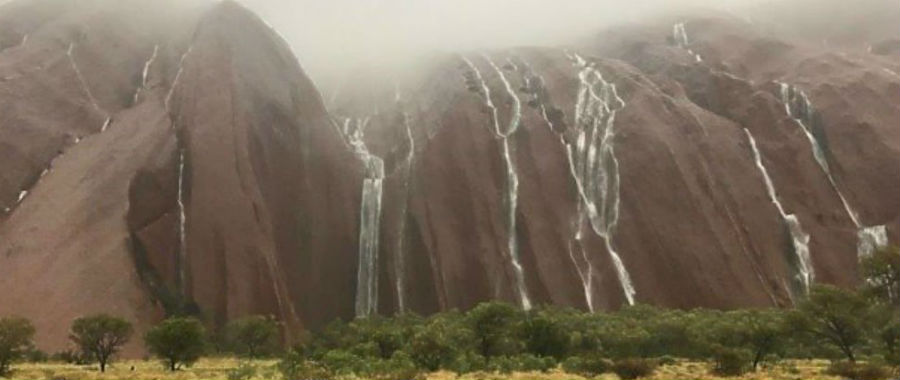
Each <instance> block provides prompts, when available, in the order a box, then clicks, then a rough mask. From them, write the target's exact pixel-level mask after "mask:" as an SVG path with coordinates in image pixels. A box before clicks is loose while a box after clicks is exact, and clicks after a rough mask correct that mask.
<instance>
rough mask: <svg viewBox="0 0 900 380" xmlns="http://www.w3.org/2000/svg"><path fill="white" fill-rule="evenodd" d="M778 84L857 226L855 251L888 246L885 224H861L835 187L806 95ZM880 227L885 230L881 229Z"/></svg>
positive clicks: (867, 251)
mask: <svg viewBox="0 0 900 380" xmlns="http://www.w3.org/2000/svg"><path fill="white" fill-rule="evenodd" d="M778 85H779V89H780V93H781V102H782V103H784V110H785V112H786V113H787V115H788V116H790V117H791V118H792V119H794V121H795V122H796V123H797V125H799V126H800V129H801V130H802V131H803V133H804V135H806V139H807V140H808V141H809V146H810V149H811V150H812V154H813V157H814V158H815V160H816V163H818V164H819V168H820V169H822V172H823V173H825V176H826V177H827V178H828V183H829V184H830V185H831V188H832V189H834V191H835V193H837V195H838V198H840V200H841V204H842V205H843V206H844V210H845V211H846V212H847V215H848V216H849V217H850V220H851V221H853V224H854V225H855V226H856V229H857V255H858V256H859V257H864V256H867V255H869V254H871V253H872V252H873V251H874V250H875V249H877V248H882V247H885V246H887V244H888V241H887V232H886V229H885V227H884V226H869V227H867V226H864V225H863V224H862V221H861V220H860V218H859V213H858V212H857V211H856V210H854V209H853V207H851V206H850V202H848V201H847V198H846V197H845V196H844V193H843V192H841V190H840V188H839V187H838V185H837V182H836V181H835V179H834V176H833V175H832V173H831V168H830V167H829V165H828V159H827V157H826V155H825V149H824V148H823V147H822V144H821V143H820V142H819V139H818V138H816V136H815V135H814V134H813V131H812V127H813V123H814V121H815V119H814V115H815V112H816V111H815V108H814V107H813V105H812V102H810V100H809V96H807V94H806V93H805V92H804V91H802V90H800V89H799V88H796V87H794V86H791V85H789V84H787V83H782V82H778ZM882 231H884V232H883V233H882Z"/></svg>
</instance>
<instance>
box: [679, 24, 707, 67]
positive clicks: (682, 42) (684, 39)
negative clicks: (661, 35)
mask: <svg viewBox="0 0 900 380" xmlns="http://www.w3.org/2000/svg"><path fill="white" fill-rule="evenodd" d="M672 40H674V41H675V46H678V47H680V48H682V49H685V50H687V52H688V53H690V55H691V56H693V57H694V60H695V61H697V62H703V58H702V57H700V54H697V53H695V52H694V51H693V50H691V48H690V47H688V46H689V45H690V44H691V42H690V40H689V39H688V35H687V30H685V28H684V23H683V22H680V23H677V24H675V25H674V26H673V27H672Z"/></svg>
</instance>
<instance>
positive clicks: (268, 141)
mask: <svg viewBox="0 0 900 380" xmlns="http://www.w3.org/2000/svg"><path fill="white" fill-rule="evenodd" d="M66 4H69V3H68V2H58V1H50V0H46V1H28V2H25V1H19V2H13V3H9V4H6V5H4V6H3V7H2V8H0V49H2V50H0V108H2V109H3V110H4V111H3V112H2V113H0V288H3V289H5V291H4V292H0V315H9V314H17V315H22V316H25V317H28V318H30V319H31V320H32V321H34V322H35V324H36V325H37V327H38V344H39V346H41V347H42V348H45V349H47V350H56V349H61V348H63V347H64V346H65V345H66V344H67V342H66V339H67V338H66V337H67V330H68V325H69V322H70V321H71V320H72V319H74V318H76V317H78V316H81V315H84V314H88V313H93V312H109V313H113V314H118V315H121V316H123V317H126V318H128V319H129V320H132V321H133V322H135V323H136V324H137V327H138V329H139V331H143V330H144V329H146V327H147V326H149V325H151V324H153V323H155V322H156V321H158V320H160V319H161V318H164V317H165V316H166V315H169V314H173V313H182V312H187V313H196V314H199V315H201V316H203V317H204V318H205V319H206V321H207V322H208V323H209V324H210V325H211V327H218V326H221V325H222V324H224V323H225V322H226V321H227V320H228V319H231V318H235V317H239V316H243V315H247V314H272V315H275V316H277V317H278V318H279V319H281V320H282V321H284V322H285V326H286V327H287V329H286V334H285V338H286V339H288V340H290V339H292V338H293V337H294V336H295V334H296V333H298V332H299V331H300V330H301V329H303V328H314V327H319V326H322V325H323V324H325V323H327V322H328V321H330V320H332V319H334V318H338V317H340V318H345V319H346V318H352V317H354V316H365V315H371V314H375V313H378V314H390V313H393V312H396V311H415V312H420V313H430V312H434V311H438V310H448V309H451V308H467V307H470V306H472V305H475V304H476V303H478V302H481V301H485V300H491V299H501V300H506V301H509V302H513V303H516V304H519V305H521V306H522V307H524V308H528V307H532V306H536V305H539V304H545V303H552V304H559V305H569V306H574V307H578V308H582V309H585V310H605V309H614V308H617V307H620V306H621V305H625V304H630V303H652V304H657V305H663V306H671V307H697V306H703V307H718V308H731V307H741V306H771V305H775V306H789V305H791V303H792V302H793V301H794V300H796V299H797V298H798V297H802V296H803V294H804V292H805V291H806V289H808V287H809V286H810V285H811V284H813V283H816V282H826V283H834V284H839V285H842V286H853V285H855V284H856V283H857V281H858V279H857V275H856V272H855V269H854V268H855V267H856V263H857V260H858V258H859V255H864V254H867V252H869V251H870V250H871V248H872V247H874V246H878V245H884V244H886V243H887V242H888V240H890V241H891V242H894V243H896V242H897V241H898V238H900V236H898V234H900V216H898V210H900V195H898V194H900V192H898V190H900V189H898V188H900V161H898V158H900V128H898V126H900V91H898V90H900V76H898V75H897V74H896V72H897V71H898V70H900V61H898V59H897V57H896V56H895V55H891V53H890V52H891V51H895V50H896V49H895V48H896V46H895V45H896V43H895V42H896V41H895V40H891V39H890V38H888V37H884V36H880V35H879V34H877V33H874V34H865V33H863V34H860V36H865V38H866V40H854V38H856V39H858V38H862V37H859V36H844V37H842V38H841V41H842V44H841V45H834V46H822V45H821V44H820V43H819V41H811V40H809V38H808V37H806V35H808V33H807V34H803V35H792V34H783V33H782V34H779V33H762V32H759V30H760V29H759V27H758V26H754V25H752V24H748V23H745V22H744V21H741V20H734V19H731V18H728V17H723V16H721V15H707V16H703V17H694V18H685V19H679V20H668V21H666V20H663V21H658V22H655V23H649V24H644V25H637V26H628V27H619V28H615V29H611V30H607V31H605V32H603V33H600V34H598V35H597V36H595V37H593V38H590V39H587V40H584V41H579V42H578V43H576V44H574V45H573V46H570V47H569V48H567V49H557V48H516V49H504V50H495V51H483V52H463V53H460V54H455V55H436V56H431V57H429V58H428V59H425V60H423V61H421V62H420V63H419V64H418V65H415V66H414V67H411V68H409V70H406V71H405V73H404V75H388V74H385V73H376V74H371V75H359V76H358V77H354V78H355V80H347V81H345V83H346V85H345V87H346V88H342V89H340V91H339V92H338V96H337V97H336V98H335V101H334V104H333V105H332V110H331V111H332V112H331V113H329V112H327V111H326V108H325V106H324V105H323V101H322V99H321V97H320V95H319V93H318V90H317V89H316V88H315V87H314V85H313V83H312V82H311V81H310V80H309V79H308V78H307V77H306V76H305V75H304V73H303V70H302V69H301V67H300V65H299V64H298V62H297V59H296V58H295V56H294V54H293V53H292V52H291V51H290V48H289V47H288V46H287V45H286V44H285V42H284V41H283V40H282V39H281V37H280V36H279V35H278V34H277V33H276V32H275V31H273V30H272V29H271V28H269V27H268V26H267V25H266V24H265V23H264V22H263V21H262V20H260V19H258V18H257V17H256V16H254V15H253V14H252V13H250V12H249V11H247V10H245V9H243V8H242V7H240V6H239V5H237V4H236V3H233V2H227V1H226V2H220V3H216V4H215V5H210V4H203V5H198V6H194V7H186V6H184V5H183V4H179V2H171V3H160V4H158V3H157V2H153V3H152V4H148V3H147V2H142V1H112V0H93V1H91V2H85V3H83V4H82V3H79V4H80V5H79V7H77V8H75V7H70V6H67V5H66ZM173 9H177V10H178V11H177V12H173V11H172V10H173ZM172 14H176V15H177V16H172ZM875 29H878V28H875ZM878 30H880V29H878ZM835 38H838V37H835ZM866 43H869V44H871V45H872V49H871V50H869V49H867V48H866ZM848 46H852V47H848ZM892 49H894V50H892ZM301 56H302V54H301ZM138 343H139V342H135V343H133V344H134V346H133V347H130V348H129V350H130V352H137V350H139V348H138V345H139V344H138Z"/></svg>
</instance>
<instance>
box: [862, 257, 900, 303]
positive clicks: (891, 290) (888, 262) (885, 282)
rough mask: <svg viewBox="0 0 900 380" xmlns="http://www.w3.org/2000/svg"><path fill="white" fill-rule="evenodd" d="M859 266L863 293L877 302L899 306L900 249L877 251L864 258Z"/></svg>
mask: <svg viewBox="0 0 900 380" xmlns="http://www.w3.org/2000/svg"><path fill="white" fill-rule="evenodd" d="M859 266H860V272H861V274H862V277H863V278H864V279H865V282H864V284H863V288H862V291H863V293H865V294H866V295H868V296H869V297H872V298H873V299H876V300H878V301H879V302H884V303H887V304H891V305H893V306H894V307H896V306H900V249H898V248H897V247H884V248H880V249H877V250H875V252H873V253H872V254H871V255H869V256H867V257H864V258H863V259H862V261H860V264H859Z"/></svg>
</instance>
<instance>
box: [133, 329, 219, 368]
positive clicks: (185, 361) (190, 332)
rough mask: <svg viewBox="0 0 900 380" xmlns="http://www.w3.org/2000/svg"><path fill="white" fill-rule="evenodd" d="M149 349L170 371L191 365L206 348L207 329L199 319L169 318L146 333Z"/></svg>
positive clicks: (145, 337)
mask: <svg viewBox="0 0 900 380" xmlns="http://www.w3.org/2000/svg"><path fill="white" fill-rule="evenodd" d="M144 343H145V344H146V345H147V349H148V351H150V353H152V354H154V355H156V356H157V357H159V358H160V359H162V361H163V364H165V366H166V368H168V369H169V370H170V371H175V370H177V369H178V368H180V367H182V366H190V365H192V364H194V362H196V361H197V359H199V358H200V356H201V355H202V354H203V352H204V351H205V349H206V330H205V329H204V328H203V324H202V323H200V321H199V320H197V319H196V318H193V317H189V318H181V317H176V318H169V319H166V320H164V321H162V322H161V323H160V324H158V325H156V326H154V327H153V328H151V329H150V331H147V334H145V335H144Z"/></svg>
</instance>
